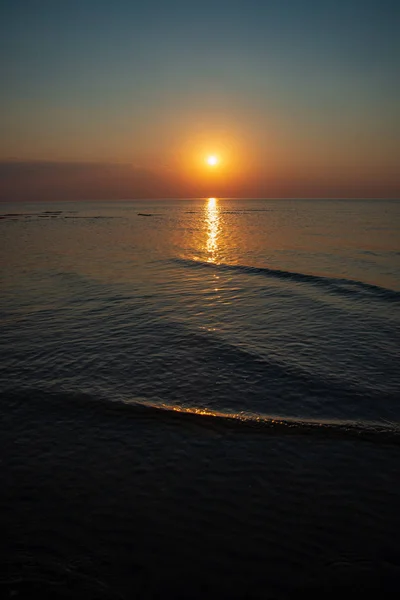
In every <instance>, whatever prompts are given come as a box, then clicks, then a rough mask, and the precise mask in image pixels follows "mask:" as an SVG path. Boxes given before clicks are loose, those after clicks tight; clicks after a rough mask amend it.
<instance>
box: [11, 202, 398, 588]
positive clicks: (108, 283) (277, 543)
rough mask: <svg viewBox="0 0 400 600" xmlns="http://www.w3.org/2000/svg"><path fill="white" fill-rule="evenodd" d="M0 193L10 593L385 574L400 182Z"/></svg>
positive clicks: (393, 465) (343, 579)
mask: <svg viewBox="0 0 400 600" xmlns="http://www.w3.org/2000/svg"><path fill="white" fill-rule="evenodd" d="M1 208H2V211H1V213H2V215H3V216H4V217H5V218H3V219H2V220H1V222H0V229H1V249H2V256H3V257H4V259H5V260H4V262H5V267H4V269H3V284H2V294H1V316H2V325H1V331H0V333H1V344H2V362H1V367H0V385H1V390H2V398H1V402H0V411H1V430H0V434H1V445H2V452H1V457H2V461H1V463H0V468H1V475H2V482H3V484H2V490H1V492H0V509H1V517H0V519H1V523H0V525H1V530H2V532H3V535H2V541H1V551H2V555H3V556H4V559H3V561H2V569H1V571H0V589H3V590H4V593H5V594H6V597H8V596H7V594H8V595H10V594H13V593H15V594H16V593H18V594H19V595H20V597H21V596H23V595H24V594H26V595H27V597H30V594H31V593H32V590H36V591H37V590H39V593H40V594H41V595H42V596H43V595H45V594H48V597H49V598H50V597H66V598H69V597H74V598H75V597H79V598H80V597H82V598H100V597H106V598H107V597H122V598H131V597H145V598H146V597H182V598H184V597H195V598H200V597H204V596H217V597H226V598H251V597H256V598H292V597H294V598H295V597H301V594H302V593H303V592H304V591H306V592H307V594H308V595H309V597H320V595H321V594H324V595H325V596H328V597H329V594H332V597H333V596H334V597H336V595H337V594H338V593H340V594H342V595H343V594H346V593H348V594H350V595H351V594H354V593H356V592H357V591H359V590H360V589H361V590H363V589H365V590H370V589H371V588H372V589H375V590H381V592H384V593H387V594H389V593H391V592H392V591H393V590H394V589H396V588H397V586H398V585H399V583H400V550H399V533H400V527H399V525H400V517H399V510H398V506H399V505H400V483H399V477H398V471H399V464H400V462H399V458H400V425H399V422H400V401H399V396H400V370H399V368H398V358H399V332H400V310H399V301H400V247H399V246H400V244H399V239H400V202H395V201H391V202H388V201H379V202H378V201H347V202H345V201H320V202H318V201H259V200H258V201H250V200H248V201H238V200H235V201H232V200H231V201H228V200H214V199H209V200H196V201H195V200H192V201H164V202H162V201H158V202H150V201H149V202H126V203H87V204H84V203H68V204H64V203H63V204H61V203H57V204H56V203H54V204H44V205H32V204H30V205H22V204H19V205H13V206H8V205H3V206H2V207H1ZM138 213H145V215H151V216H145V215H144V214H142V215H139V214H138ZM1 586H2V587H1ZM9 597H11V596H9Z"/></svg>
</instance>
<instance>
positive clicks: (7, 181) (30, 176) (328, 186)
mask: <svg viewBox="0 0 400 600" xmlns="http://www.w3.org/2000/svg"><path fill="white" fill-rule="evenodd" d="M207 196H217V197H244V198H246V197H247V198H257V197H258V198H260V197H261V198H343V197H344V198H346V197H347V198H398V197H400V184H399V178H398V176H397V175H393V176H390V174H382V173H379V172H376V173H369V174H365V173H364V174H360V173H358V174H357V173H355V172H350V173H349V172H344V171H340V172H337V173H336V175H335V176H334V177H333V176H332V174H330V175H329V176H328V175H327V174H325V175H324V176H322V175H319V176H316V175H312V174H310V173H308V174H304V175H302V176H301V175H300V174H299V173H294V172H292V173H290V172H287V173H284V174H282V173H280V174H279V176H278V175H277V176H275V177H273V176H271V175H266V174H264V173H262V172H253V173H252V174H251V175H248V176H238V177H228V176H226V177H222V178H221V179H219V180H215V181H213V182H211V181H210V180H207V179H204V180H203V179H201V178H200V179H199V178H198V177H197V178H196V179H194V178H193V177H190V176H186V177H183V176H182V174H180V173H178V172H176V171H174V170H171V169H167V168H163V167H158V168H157V169H149V168H141V167H138V166H132V165H130V164H118V163H95V162H93V163H88V162H52V161H18V160H6V161H0V201H3V202H6V201H10V202H14V201H49V200H54V201H57V200H117V199H135V198H180V197H186V198H193V197H207Z"/></svg>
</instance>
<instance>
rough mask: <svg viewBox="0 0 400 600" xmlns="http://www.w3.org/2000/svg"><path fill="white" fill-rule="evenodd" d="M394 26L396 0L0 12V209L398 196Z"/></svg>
mask: <svg viewBox="0 0 400 600" xmlns="http://www.w3.org/2000/svg"><path fill="white" fill-rule="evenodd" d="M399 25H400V3H399V2H398V0H335V1H333V0H319V1H318V2H316V1H315V0H279V1H278V0H277V1H275V0H271V1H270V0H214V1H210V0H202V1H197V0H141V1H138V0H58V1H57V2H56V1H54V0H0V69H1V70H0V75H1V81H2V86H1V87H2V91H1V94H0V200H18V199H21V200H39V199H46V200H47V199H55V200H57V199H62V200H66V199H111V198H145V197H149V198H153V197H166V198H167V197H202V196H220V197H400V177H399V175H398V173H399V172H400V164H399V162H400V160H399V158H400V108H399V107H400V79H399V62H400V61H399V57H400V36H399V35H398V31H399ZM210 154H212V155H216V156H218V158H219V164H218V166H217V167H216V168H209V167H208V166H207V164H206V162H205V159H206V157H207V156H208V155H210Z"/></svg>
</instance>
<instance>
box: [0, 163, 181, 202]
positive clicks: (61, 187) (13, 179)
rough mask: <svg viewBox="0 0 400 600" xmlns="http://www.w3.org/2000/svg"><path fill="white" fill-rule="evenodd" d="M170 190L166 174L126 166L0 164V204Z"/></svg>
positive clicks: (162, 193) (148, 194)
mask: <svg viewBox="0 0 400 600" xmlns="http://www.w3.org/2000/svg"><path fill="white" fill-rule="evenodd" d="M173 188H174V185H173V177H172V176H171V174H170V173H168V171H166V170H162V169H160V170H158V171H152V170H150V169H144V168H140V167H133V166H132V165H129V164H117V163H84V162H51V161H14V160H8V161H1V162H0V201H15V200H24V201H28V200H35V201H40V200H94V199H97V200H108V199H113V198H115V199H117V198H152V197H159V196H168V194H169V193H170V192H172V189H173ZM175 188H176V185H175ZM174 191H175V192H176V189H175V190H174Z"/></svg>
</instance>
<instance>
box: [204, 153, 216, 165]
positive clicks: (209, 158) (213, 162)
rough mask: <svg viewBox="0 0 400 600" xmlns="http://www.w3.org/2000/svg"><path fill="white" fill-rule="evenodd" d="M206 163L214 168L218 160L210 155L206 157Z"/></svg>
mask: <svg viewBox="0 0 400 600" xmlns="http://www.w3.org/2000/svg"><path fill="white" fill-rule="evenodd" d="M206 162H207V164H208V165H209V166H210V167H216V166H217V164H218V162H219V160H218V157H217V156H215V154H211V155H210V156H207V158H206Z"/></svg>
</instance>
